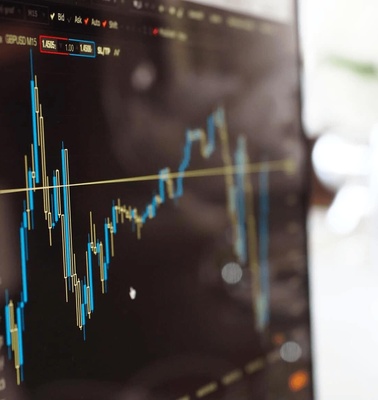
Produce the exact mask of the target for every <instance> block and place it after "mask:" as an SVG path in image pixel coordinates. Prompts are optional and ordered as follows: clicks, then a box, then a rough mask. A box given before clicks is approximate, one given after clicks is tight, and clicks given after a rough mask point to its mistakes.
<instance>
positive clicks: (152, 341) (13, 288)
mask: <svg viewBox="0 0 378 400" xmlns="http://www.w3.org/2000/svg"><path fill="white" fill-rule="evenodd" d="M35 3H37V2H35ZM276 3H277V2H276V1H272V0H259V1H256V2H248V1H244V2H243V1H238V2H233V1H232V2H231V1H225V0H223V1H221V0H219V1H209V0H207V1H195V2H189V1H188V2H187V1H169V2H163V1H156V2H155V1H152V0H150V1H147V0H134V1H130V0H71V1H66V2H63V1H61V2H59V1H49V2H47V1H40V2H38V4H34V3H32V2H28V1H25V2H22V1H17V2H12V1H0V74H1V79H0V138H1V142H0V143H1V145H0V171H1V172H0V254H1V257H0V298H1V306H2V307H1V312H0V316H1V326H2V329H1V332H2V333H1V336H0V343H1V346H0V398H1V399H5V400H23V399H27V400H28V399H38V400H44V399H48V400H51V399H54V400H61V399H62V400H63V399H64V400H71V399H72V400H79V399H80V400H97V399H107V400H112V399H114V400H150V399H154V400H155V399H156V400H160V399H161V400H194V399H205V400H214V399H221V400H223V399H224V400H226V399H231V400H235V399H238V400H244V399H252V398H253V399H256V400H260V399H261V400H299V399H301V400H302V399H311V398H312V383H311V381H312V366H311V365H312V364H311V346H310V326H309V324H310V317H309V296H308V271H307V253H306V225H305V216H306V204H307V203H306V202H307V182H308V173H307V171H308V169H307V158H306V151H305V143H304V139H303V136H302V132H301V123H300V94H299V93H300V92H299V63H298V43H297V33H296V17H295V12H296V11H295V4H294V1H292V0H287V1H281V2H280V5H279V6H277V4H276ZM276 6H277V7H276Z"/></svg>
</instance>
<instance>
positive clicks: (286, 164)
mask: <svg viewBox="0 0 378 400" xmlns="http://www.w3.org/2000/svg"><path fill="white" fill-rule="evenodd" d="M295 169H296V165H295V161H294V160H292V159H285V160H276V161H265V162H260V163H253V164H246V165H244V166H242V167H241V166H239V165H231V166H225V167H216V168H206V169H197V170H191V171H185V172H169V173H167V174H165V177H167V178H171V179H175V178H178V177H179V176H182V177H184V178H200V177H211V176H222V175H233V174H235V173H237V172H240V171H244V172H245V173H246V174H252V173H257V172H260V171H263V170H266V171H269V172H275V171H282V172H286V173H287V174H293V173H294V172H295ZM159 179H160V175H159V174H154V175H144V176H135V177H130V178H120V179H108V180H103V181H91V182H80V183H71V184H69V185H57V186H39V187H36V188H35V189H30V188H15V189H2V190H0V195H2V194H11V193H21V192H27V191H34V190H43V189H53V188H54V187H55V188H58V187H59V188H61V187H79V186H94V185H109V184H114V183H131V182H145V181H156V180H159Z"/></svg>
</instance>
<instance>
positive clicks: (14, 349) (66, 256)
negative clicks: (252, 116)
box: [5, 51, 269, 383]
mask: <svg viewBox="0 0 378 400" xmlns="http://www.w3.org/2000/svg"><path fill="white" fill-rule="evenodd" d="M30 69H31V80H30V91H31V117H32V146H31V155H30V157H29V158H30V159H29V158H28V156H25V160H24V161H25V166H24V167H25V182H26V198H25V201H24V210H23V212H22V218H21V225H20V259H21V276H22V282H21V286H22V290H21V293H20V297H19V301H17V302H16V303H14V302H13V300H12V299H10V298H9V296H8V292H6V295H5V300H6V305H5V337H6V345H7V346H8V353H9V356H10V358H11V357H12V356H13V358H14V365H15V369H16V372H17V382H18V383H20V382H21V381H22V380H23V366H24V349H23V334H24V331H25V323H24V310H25V306H26V304H27V303H28V299H29V296H28V286H27V274H28V271H27V266H28V261H29V251H28V235H29V234H30V232H31V231H33V230H34V222H33V221H34V212H35V204H36V199H35V198H34V196H36V190H37V189H39V190H40V191H41V192H42V198H43V216H44V218H45V221H46V226H47V229H48V232H49V240H50V246H52V244H53V241H52V238H53V236H52V232H53V231H54V230H56V228H57V227H60V233H61V237H62V266H63V278H64V282H65V296H66V301H67V302H68V301H69V299H70V298H71V297H74V298H75V304H76V325H77V326H78V327H79V328H80V329H81V330H82V331H83V335H84V339H85V335H86V334H85V327H86V324H87V319H90V318H91V316H92V313H93V312H94V310H95V296H94V284H95V283H94V272H95V270H96V271H97V273H99V277H100V282H101V288H102V292H103V293H106V292H107V286H108V270H109V267H110V264H111V260H112V258H113V257H114V253H115V238H114V237H115V235H116V234H117V233H118V232H119V229H118V225H119V224H123V223H125V222H130V223H131V225H132V227H133V229H135V231H136V234H137V236H138V238H140V237H141V231H142V227H143V226H144V225H145V224H146V223H147V222H148V221H149V220H151V219H154V218H155V217H156V216H157V215H158V209H159V207H160V206H161V205H163V204H164V203H165V202H167V201H178V199H179V198H180V197H182V196H183V195H184V178H185V173H186V171H187V170H188V168H189V166H190V161H191V156H192V151H193V147H194V144H195V143H197V142H198V146H199V151H200V153H201V155H202V157H203V158H204V159H208V158H210V157H211V156H212V154H214V152H215V151H216V147H217V146H218V148H219V151H220V152H221V154H222V160H223V164H224V167H225V168H234V167H235V166H236V169H235V172H234V173H233V174H225V175H224V179H225V194H226V198H227V211H228V215H229V218H230V221H231V225H232V228H233V243H234V245H233V248H234V255H235V257H236V258H237V260H238V262H239V263H240V264H241V265H243V266H248V265H247V264H248V263H249V264H250V266H251V270H252V275H253V277H252V278H253V279H254V280H255V282H259V286H258V287H257V288H256V290H255V293H254V294H253V298H254V303H255V304H254V313H255V318H256V327H257V329H259V330H261V331H263V330H264V329H265V328H266V326H267V324H268V322H269V263H268V256H269V229H268V218H269V181H268V169H264V170H263V171H261V173H260V188H259V189H260V202H259V204H260V216H259V237H260V238H259V264H260V269H258V268H256V262H255V261H256V260H254V257H253V256H252V253H253V252H256V251H257V249H256V248H255V247H257V243H256V240H255V239H253V240H251V238H250V237H251V236H253V237H254V238H256V232H255V221H254V216H253V215H249V213H250V212H251V210H250V206H249V203H251V202H252V200H251V198H250V197H251V193H252V185H251V182H250V181H249V180H248V173H247V170H246V165H247V163H248V155H247V153H246V140H245V138H243V137H239V139H238V142H237V148H236V151H235V153H234V157H231V152H230V148H229V139H228V132H227V126H226V120H225V113H224V110H223V109H222V108H218V109H217V110H216V111H215V112H213V113H212V114H211V115H210V116H209V117H208V118H207V123H206V129H202V128H198V129H188V130H187V131H186V134H185V144H184V147H183V156H182V161H181V163H180V164H179V167H178V173H175V174H174V175H175V176H176V179H174V178H173V177H172V176H173V174H172V173H171V172H170V169H169V168H163V169H161V170H160V171H159V175H158V176H159V179H158V190H157V194H153V195H152V197H151V200H150V202H149V203H148V204H147V206H146V207H145V208H144V209H142V210H138V209H137V208H135V207H132V206H130V205H126V204H122V203H121V200H120V199H117V200H114V201H113V202H112V205H111V206H110V207H109V217H107V218H105V219H104V221H103V223H102V224H101V225H100V227H101V229H96V224H95V223H94V222H93V216H92V213H91V212H89V233H88V242H87V245H86V248H85V249H84V251H85V262H86V265H85V270H86V273H85V275H84V276H83V277H82V278H80V277H79V276H78V274H77V266H76V255H75V250H74V243H73V239H72V238H73V234H72V220H71V207H72V205H71V194H70V190H71V186H70V171H69V169H70V168H69V157H68V149H66V148H65V147H64V144H62V148H61V150H60V157H61V167H60V169H55V170H54V171H52V173H51V175H49V174H48V173H47V166H46V146H45V129H44V116H43V112H42V104H41V103H40V102H39V88H38V82H37V76H36V75H34V67H33V55H32V52H31V51H30ZM217 140H219V143H218V144H217ZM50 182H52V185H50ZM99 232H103V238H102V239H101V238H100V237H99V236H98V234H99ZM251 244H252V245H251ZM251 260H252V261H251Z"/></svg>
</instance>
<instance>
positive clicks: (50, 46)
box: [39, 35, 96, 58]
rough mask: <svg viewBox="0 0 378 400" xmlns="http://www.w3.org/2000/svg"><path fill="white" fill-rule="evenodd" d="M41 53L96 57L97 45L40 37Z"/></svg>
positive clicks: (61, 38)
mask: <svg viewBox="0 0 378 400" xmlns="http://www.w3.org/2000/svg"><path fill="white" fill-rule="evenodd" d="M39 49H40V52H41V53H45V54H57V55H61V56H75V57H88V58H95V57H96V43H95V42H93V41H89V40H80V39H69V38H63V37H56V36H42V35H41V36H40V37H39Z"/></svg>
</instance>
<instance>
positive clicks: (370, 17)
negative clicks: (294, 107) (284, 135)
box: [299, 0, 378, 400]
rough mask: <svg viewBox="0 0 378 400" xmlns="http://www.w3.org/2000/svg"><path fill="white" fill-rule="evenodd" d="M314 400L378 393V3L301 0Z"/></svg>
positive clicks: (363, 398)
mask: <svg viewBox="0 0 378 400" xmlns="http://www.w3.org/2000/svg"><path fill="white" fill-rule="evenodd" d="M299 3H300V25H301V42H302V53H303V61H304V76H303V87H304V110H303V116H304V125H305V130H306V133H307V135H308V136H309V137H310V138H312V139H316V138H317V141H316V144H315V148H314V151H313V157H312V158H313V163H314V169H315V171H316V174H317V176H318V178H319V180H320V181H321V182H322V183H323V184H324V186H325V187H327V188H328V189H329V190H330V191H331V192H333V193H335V197H334V200H333V201H331V202H330V204H327V205H323V206H321V205H319V204H318V205H316V204H314V205H313V206H312V208H311V210H310V213H309V222H308V229H309V236H310V241H309V250H310V275H311V288H312V306H313V333H314V356H315V373H316V377H315V384H316V392H317V397H316V398H317V400H339V399H343V400H346V399H353V400H376V399H378V376H377V372H376V371H377V369H376V360H378V212H377V204H378V128H377V126H378V125H377V124H378V45H377V43H378V40H377V39H378V23H377V21H378V1H377V0H299Z"/></svg>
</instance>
